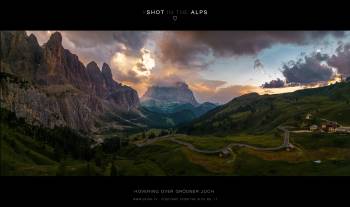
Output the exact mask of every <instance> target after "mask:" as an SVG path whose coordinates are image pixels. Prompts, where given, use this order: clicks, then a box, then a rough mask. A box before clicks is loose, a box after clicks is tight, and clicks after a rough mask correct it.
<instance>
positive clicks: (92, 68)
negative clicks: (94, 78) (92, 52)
mask: <svg viewBox="0 0 350 207" xmlns="http://www.w3.org/2000/svg"><path fill="white" fill-rule="evenodd" d="M86 70H87V71H88V72H89V73H100V72H101V71H100V68H99V67H98V65H97V63H96V62H95V61H91V62H90V63H89V64H87V65H86Z"/></svg>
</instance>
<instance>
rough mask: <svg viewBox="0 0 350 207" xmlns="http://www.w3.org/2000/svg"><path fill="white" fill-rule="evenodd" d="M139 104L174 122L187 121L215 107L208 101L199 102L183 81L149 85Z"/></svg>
mask: <svg viewBox="0 0 350 207" xmlns="http://www.w3.org/2000/svg"><path fill="white" fill-rule="evenodd" d="M141 106H142V107H145V108H147V110H149V111H152V112H156V113H159V114H164V116H167V117H169V118H170V119H171V120H173V122H174V123H175V124H182V123H185V122H189V121H191V120H193V119H195V118H197V117H199V116H201V115H203V114H205V113H206V112H208V111H210V110H212V109H214V108H215V107H217V105H216V104H213V103H209V102H205V103H202V104H199V103H198V102H197V100H196V99H195V97H194V95H193V92H192V91H191V90H190V88H189V87H188V85H187V84H186V83H184V82H176V83H174V84H170V85H166V86H160V85H154V86H151V87H149V88H148V89H147V91H146V93H145V94H144V95H143V97H142V98H141Z"/></svg>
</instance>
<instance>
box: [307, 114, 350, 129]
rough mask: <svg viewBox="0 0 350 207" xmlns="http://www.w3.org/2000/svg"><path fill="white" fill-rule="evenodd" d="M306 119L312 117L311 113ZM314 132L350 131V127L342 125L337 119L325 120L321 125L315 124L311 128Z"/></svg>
mask: <svg viewBox="0 0 350 207" xmlns="http://www.w3.org/2000/svg"><path fill="white" fill-rule="evenodd" d="M306 119H311V114H307V115H306ZM309 130H310V131H312V132H325V133H336V132H338V133H350V127H345V126H341V125H340V124H338V123H337V122H335V121H328V120H324V121H323V122H322V123H321V124H320V125H316V124H313V125H311V126H310V128H309Z"/></svg>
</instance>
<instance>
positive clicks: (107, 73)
mask: <svg viewBox="0 0 350 207" xmlns="http://www.w3.org/2000/svg"><path fill="white" fill-rule="evenodd" d="M102 74H103V76H104V77H105V78H108V79H113V78H112V70H111V68H110V67H109V65H108V64H107V63H103V65H102Z"/></svg>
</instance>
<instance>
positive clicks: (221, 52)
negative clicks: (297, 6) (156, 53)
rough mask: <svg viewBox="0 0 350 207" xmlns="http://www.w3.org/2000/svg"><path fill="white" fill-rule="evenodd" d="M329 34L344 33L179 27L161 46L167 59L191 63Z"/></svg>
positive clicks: (251, 51) (294, 42) (309, 41)
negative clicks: (194, 29)
mask: <svg viewBox="0 0 350 207" xmlns="http://www.w3.org/2000/svg"><path fill="white" fill-rule="evenodd" d="M326 35H332V36H334V37H342V36H344V32H341V31H336V32H331V31H178V32H165V33H164V35H163V38H162V39H161V41H160V43H159V46H160V49H161V52H162V54H163V59H164V60H167V61H171V62H173V63H177V64H183V65H188V64H190V63H191V62H193V61H195V60H197V61H199V62H200V61H201V60H202V61H203V59H201V57H202V56H203V55H204V56H206V55H208V54H213V55H214V56H215V57H231V56H239V55H256V54H258V53H259V52H260V51H262V50H263V49H266V48H269V47H271V46H272V45H274V44H278V43H281V44H297V45H304V44H309V43H313V42H315V41H318V40H321V39H322V38H324V37H325V36H326Z"/></svg>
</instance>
